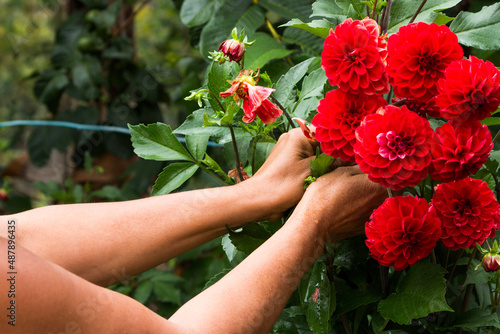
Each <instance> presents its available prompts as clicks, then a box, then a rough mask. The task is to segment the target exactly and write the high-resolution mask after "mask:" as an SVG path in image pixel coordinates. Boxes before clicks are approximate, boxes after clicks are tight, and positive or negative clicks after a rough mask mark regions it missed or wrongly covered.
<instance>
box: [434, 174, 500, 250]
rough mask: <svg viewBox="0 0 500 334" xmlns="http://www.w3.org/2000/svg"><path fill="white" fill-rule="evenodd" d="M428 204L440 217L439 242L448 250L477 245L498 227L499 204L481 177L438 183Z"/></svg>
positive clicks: (493, 233) (499, 222)
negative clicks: (430, 202)
mask: <svg viewBox="0 0 500 334" xmlns="http://www.w3.org/2000/svg"><path fill="white" fill-rule="evenodd" d="M432 206H433V207H434V208H436V211H437V214H438V217H439V218H440V219H441V223H442V234H441V239H442V240H441V241H442V242H443V244H444V245H445V246H446V247H448V248H450V249H451V250H457V249H460V248H470V247H474V246H475V245H476V243H478V244H480V245H481V244H482V243H483V242H484V241H485V240H486V239H487V238H488V237H493V236H494V235H495V230H496V229H497V228H498V227H500V218H499V216H498V215H499V214H500V205H499V204H498V202H497V201H496V200H495V196H494V195H493V192H492V191H491V190H490V188H489V187H488V184H487V183H486V182H484V181H481V180H477V179H471V178H466V179H462V180H459V181H453V182H449V183H443V184H440V185H438V186H437V187H436V193H435V194H434V197H433V198H432Z"/></svg>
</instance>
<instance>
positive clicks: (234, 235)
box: [229, 223, 271, 255]
mask: <svg viewBox="0 0 500 334" xmlns="http://www.w3.org/2000/svg"><path fill="white" fill-rule="evenodd" d="M270 236H271V233H269V232H268V231H267V230H266V229H265V228H264V227H263V226H262V225H260V224H258V223H250V224H248V225H245V227H243V228H242V229H241V231H240V232H232V231H230V232H229V239H230V240H231V243H232V244H233V245H234V246H235V247H236V249H238V250H239V251H241V252H243V253H245V254H246V255H250V254H251V253H252V252H253V251H254V250H256V249H257V248H258V247H259V246H260V245H262V244H263V243H264V242H265V241H266V240H267V239H269V237H270Z"/></svg>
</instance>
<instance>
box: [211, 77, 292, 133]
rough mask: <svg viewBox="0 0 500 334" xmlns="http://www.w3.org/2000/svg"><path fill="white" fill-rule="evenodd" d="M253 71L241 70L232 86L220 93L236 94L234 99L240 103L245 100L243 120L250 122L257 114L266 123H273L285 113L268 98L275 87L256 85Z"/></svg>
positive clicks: (223, 94)
mask: <svg viewBox="0 0 500 334" xmlns="http://www.w3.org/2000/svg"><path fill="white" fill-rule="evenodd" d="M252 73H253V71H248V70H243V71H241V73H240V74H239V75H238V76H237V77H236V79H235V80H234V81H233V82H232V85H231V87H230V88H229V89H228V90H226V91H225V92H221V93H220V94H219V95H220V96H222V97H228V96H231V95H234V100H235V101H236V103H238V105H239V104H240V100H241V99H242V100H243V111H244V112H245V115H244V116H243V122H245V123H250V122H252V121H253V120H254V119H255V116H256V115H257V116H259V118H260V119H261V120H262V122H264V123H265V124H271V123H273V122H274V121H275V120H276V118H278V117H279V116H281V114H282V113H283V111H281V109H279V108H278V107H277V106H276V105H274V103H272V102H271V101H269V99H268V98H269V96H270V95H271V93H272V92H274V91H275V89H273V88H268V87H261V86H256V82H255V79H254V78H253V76H252Z"/></svg>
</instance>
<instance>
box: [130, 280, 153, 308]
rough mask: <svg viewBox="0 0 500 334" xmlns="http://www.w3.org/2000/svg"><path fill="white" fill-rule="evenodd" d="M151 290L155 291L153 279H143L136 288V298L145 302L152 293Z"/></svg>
mask: <svg viewBox="0 0 500 334" xmlns="http://www.w3.org/2000/svg"><path fill="white" fill-rule="evenodd" d="M151 292H153V283H152V282H151V281H143V282H141V283H139V285H138V286H137V288H136V289H135V291H134V299H135V300H137V301H138V302H139V303H141V304H144V303H146V301H147V300H148V298H149V296H150V295H151Z"/></svg>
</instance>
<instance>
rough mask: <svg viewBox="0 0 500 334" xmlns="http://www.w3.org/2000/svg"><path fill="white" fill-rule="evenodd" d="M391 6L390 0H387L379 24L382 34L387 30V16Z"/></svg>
mask: <svg viewBox="0 0 500 334" xmlns="http://www.w3.org/2000/svg"><path fill="white" fill-rule="evenodd" d="M391 7H392V0H387V6H386V7H385V13H384V14H385V16H384V19H383V21H384V22H382V25H381V29H382V34H385V33H386V32H387V29H388V28H389V16H390V14H391Z"/></svg>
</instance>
